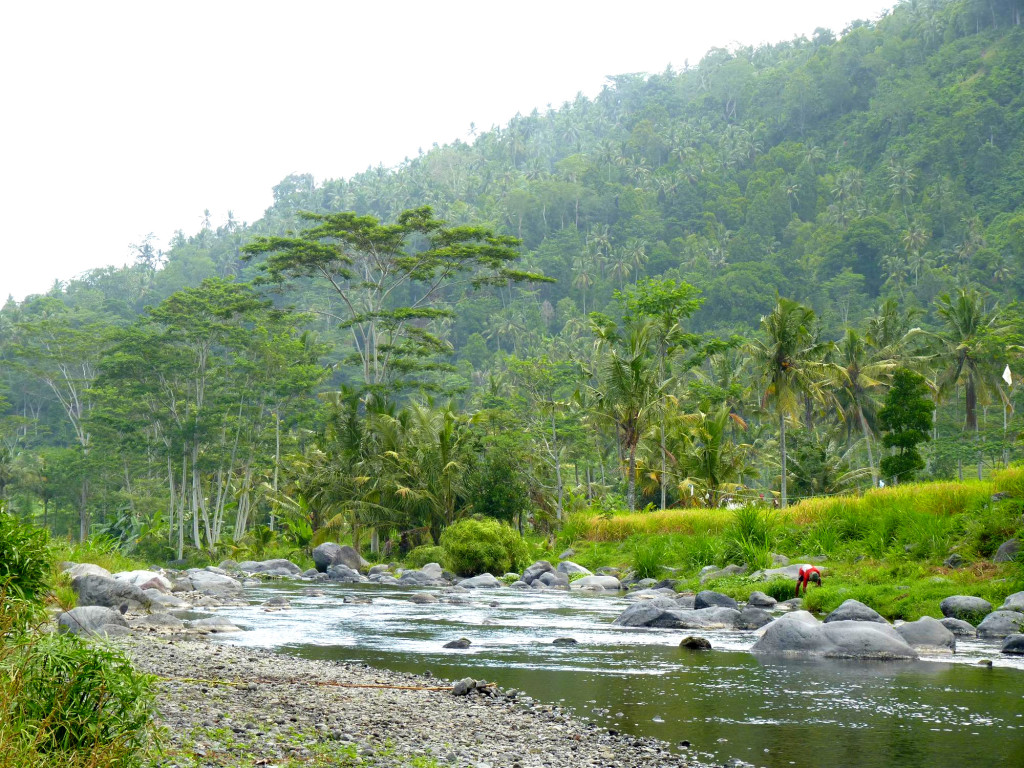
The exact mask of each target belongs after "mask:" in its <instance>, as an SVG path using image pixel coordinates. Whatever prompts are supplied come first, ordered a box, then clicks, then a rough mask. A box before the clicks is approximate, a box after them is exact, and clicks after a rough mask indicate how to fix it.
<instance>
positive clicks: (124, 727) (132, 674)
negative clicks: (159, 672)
mask: <svg viewBox="0 0 1024 768" xmlns="http://www.w3.org/2000/svg"><path fill="white" fill-rule="evenodd" d="M0 664H2V666H3V667H4V669H3V675H0V681H2V682H0V698H2V701H3V704H2V706H0V720H3V721H4V723H5V725H6V727H5V728H4V729H2V731H3V733H2V734H0V751H2V752H6V753H7V754H11V753H14V754H17V755H18V756H19V762H18V764H28V765H30V764H33V763H37V762H38V763H39V764H47V765H58V764H68V763H70V764H79V763H80V764H87V765H91V766H107V767H108V768H129V767H130V766H135V765H138V764H139V763H140V760H141V754H142V752H143V751H144V750H145V748H146V746H147V744H148V743H149V741H150V738H151V734H150V733H149V728H148V726H149V721H150V710H151V706H152V701H153V694H152V691H151V686H152V682H153V678H152V677H151V676H149V675H144V674H140V673H138V672H136V671H135V670H134V669H133V668H132V666H131V663H130V662H129V660H128V659H127V658H126V657H125V656H124V655H123V654H121V653H119V652H116V651H113V650H109V649H105V648H103V647H100V646H95V645H90V644H89V643H87V642H85V641H83V640H81V639H80V638H78V637H76V636H74V635H42V636H38V635H35V636H23V638H22V640H21V641H20V642H19V643H18V644H17V645H16V646H13V647H12V646H11V645H8V646H7V648H6V649H5V652H4V653H3V654H2V658H0ZM42 755H46V756H48V757H46V758H45V759H40V756H42Z"/></svg>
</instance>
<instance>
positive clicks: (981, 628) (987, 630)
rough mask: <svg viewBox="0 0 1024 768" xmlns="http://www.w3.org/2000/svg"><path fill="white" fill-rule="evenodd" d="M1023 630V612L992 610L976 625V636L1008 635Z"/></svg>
mask: <svg viewBox="0 0 1024 768" xmlns="http://www.w3.org/2000/svg"><path fill="white" fill-rule="evenodd" d="M1018 632H1024V613H1019V612H1017V611H994V612H993V613H990V614H989V615H988V616H986V617H985V619H984V621H982V622H981V624H979V625H978V637H989V638H991V637H1008V636H1010V635H1015V634H1017V633H1018Z"/></svg>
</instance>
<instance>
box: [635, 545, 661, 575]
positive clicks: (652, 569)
mask: <svg viewBox="0 0 1024 768" xmlns="http://www.w3.org/2000/svg"><path fill="white" fill-rule="evenodd" d="M668 553H669V543H668V541H666V540H665V537H663V536H648V537H642V538H638V539H637V540H636V541H635V542H634V543H633V572H634V573H635V574H636V577H637V578H638V579H656V578H658V574H660V573H661V569H662V566H664V565H665V559H666V558H667V557H668Z"/></svg>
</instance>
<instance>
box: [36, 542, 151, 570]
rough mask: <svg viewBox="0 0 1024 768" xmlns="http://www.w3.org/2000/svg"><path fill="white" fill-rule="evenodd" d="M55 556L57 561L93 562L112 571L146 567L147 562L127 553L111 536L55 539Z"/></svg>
mask: <svg viewBox="0 0 1024 768" xmlns="http://www.w3.org/2000/svg"><path fill="white" fill-rule="evenodd" d="M53 549H54V552H53V557H54V559H55V560H56V561H62V560H64V561H67V562H70V563H93V564H94V565H98V566H100V567H101V568H106V569H107V570H108V571H110V572H111V573H117V572H118V571H134V570H137V569H141V568H145V567H146V566H147V563H144V562H142V561H141V560H137V559H135V558H132V557H130V556H129V555H127V554H125V552H124V550H122V549H121V545H120V544H119V543H118V541H117V539H114V538H111V537H109V536H90V537H89V538H88V539H86V540H85V541H75V542H73V541H71V540H70V539H55V540H54V542H53Z"/></svg>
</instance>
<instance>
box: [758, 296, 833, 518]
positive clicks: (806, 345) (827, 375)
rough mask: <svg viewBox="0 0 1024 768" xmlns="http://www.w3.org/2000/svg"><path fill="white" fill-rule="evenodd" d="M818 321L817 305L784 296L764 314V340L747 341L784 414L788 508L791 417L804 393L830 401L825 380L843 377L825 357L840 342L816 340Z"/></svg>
mask: <svg viewBox="0 0 1024 768" xmlns="http://www.w3.org/2000/svg"><path fill="white" fill-rule="evenodd" d="M813 326H814V310H813V309H810V308H809V307H805V306H803V305H802V304H798V303H797V302H795V301H793V300H791V299H784V298H780V299H779V300H778V303H776V305H775V308H774V309H773V310H772V311H771V312H770V313H769V314H768V315H765V316H764V317H762V318H761V332H762V334H763V336H764V338H763V340H761V339H757V340H754V341H752V342H751V343H750V344H749V346H748V351H749V353H750V356H751V357H752V358H753V362H754V368H755V370H756V371H757V373H758V378H759V379H760V385H761V387H762V388H763V391H764V396H763V397H762V400H761V402H762V405H763V406H768V405H771V406H772V407H773V408H774V409H775V413H776V415H777V416H778V419H779V455H780V458H781V462H782V473H781V502H782V506H783V507H785V506H786V503H787V497H786V418H787V416H797V415H798V414H799V410H800V406H801V396H805V397H809V398H810V399H812V400H814V401H818V402H822V401H825V400H827V399H828V393H827V390H826V388H825V387H824V386H823V385H824V384H825V383H826V382H829V381H836V380H841V378H842V376H843V373H842V370H841V369H840V368H839V367H838V366H837V365H835V364H834V363H828V362H825V361H824V360H823V358H824V356H825V354H826V352H828V351H829V350H830V349H832V348H834V346H835V345H834V344H832V342H823V341H816V340H815V338H814V328H813Z"/></svg>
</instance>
